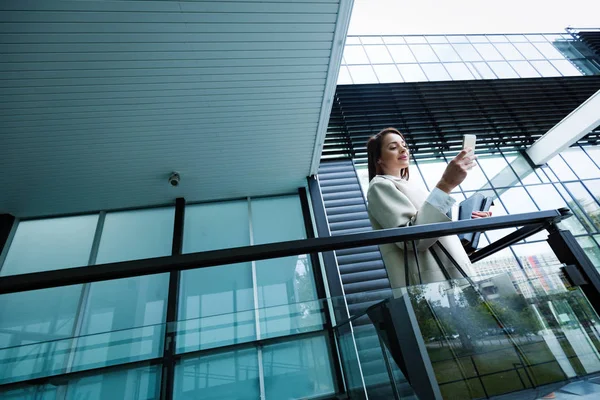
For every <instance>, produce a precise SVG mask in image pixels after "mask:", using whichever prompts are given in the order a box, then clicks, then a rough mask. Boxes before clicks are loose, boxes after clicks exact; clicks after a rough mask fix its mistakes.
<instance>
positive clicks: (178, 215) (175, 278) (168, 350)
mask: <svg viewBox="0 0 600 400" xmlns="http://www.w3.org/2000/svg"><path fill="white" fill-rule="evenodd" d="M184 221H185V199H184V198H183V197H179V198H177V199H176V200H175V221H174V225H173V245H172V248H171V255H174V256H176V255H180V254H182V252H183V230H184ZM179 280H180V272H179V271H175V272H171V273H169V294H168V297H167V321H166V329H165V344H164V348H163V368H162V379H161V391H160V398H161V399H162V400H171V399H172V398H173V390H174V388H175V352H176V349H177V346H176V342H175V338H176V336H177V329H176V327H177V311H178V310H177V308H178V305H179Z"/></svg>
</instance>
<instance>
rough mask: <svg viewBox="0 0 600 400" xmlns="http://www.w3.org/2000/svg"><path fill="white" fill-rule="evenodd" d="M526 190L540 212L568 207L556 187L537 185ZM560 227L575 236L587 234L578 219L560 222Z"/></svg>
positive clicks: (572, 218)
mask: <svg viewBox="0 0 600 400" xmlns="http://www.w3.org/2000/svg"><path fill="white" fill-rule="evenodd" d="M526 189H527V191H528V192H529V193H530V194H531V197H533V199H534V200H535V202H536V203H537V205H538V206H539V207H540V210H556V209H557V208H561V207H568V204H567V203H566V202H565V200H564V199H563V198H562V197H561V196H560V194H559V193H558V191H557V190H556V188H555V187H554V185H550V184H546V185H535V186H529V187H527V188H526ZM560 227H561V228H563V229H568V230H570V231H571V232H572V233H573V234H574V235H578V234H585V233H587V231H586V230H585V228H584V227H583V225H581V223H580V222H579V221H578V220H577V218H576V217H571V218H567V219H566V220H564V221H562V222H560Z"/></svg>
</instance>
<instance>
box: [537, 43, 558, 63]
mask: <svg viewBox="0 0 600 400" xmlns="http://www.w3.org/2000/svg"><path fill="white" fill-rule="evenodd" d="M534 46H535V47H536V48H537V49H538V50H539V51H540V52H541V53H542V54H543V55H544V57H546V58H547V59H550V60H563V59H564V56H563V55H562V54H560V52H559V51H558V50H557V49H556V47H554V46H552V45H551V44H550V43H548V42H545V43H534Z"/></svg>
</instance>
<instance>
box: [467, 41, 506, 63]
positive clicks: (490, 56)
mask: <svg viewBox="0 0 600 400" xmlns="http://www.w3.org/2000/svg"><path fill="white" fill-rule="evenodd" d="M474 46H475V48H476V49H477V51H478V52H479V54H481V56H482V57H483V59H484V60H486V61H502V60H504V59H503V58H502V56H501V55H500V53H498V50H496V48H495V47H494V46H493V45H491V44H475V45H474Z"/></svg>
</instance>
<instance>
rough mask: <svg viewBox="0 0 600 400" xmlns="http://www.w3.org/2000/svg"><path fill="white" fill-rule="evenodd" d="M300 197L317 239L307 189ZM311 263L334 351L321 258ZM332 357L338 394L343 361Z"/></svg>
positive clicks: (311, 234) (306, 222)
mask: <svg viewBox="0 0 600 400" xmlns="http://www.w3.org/2000/svg"><path fill="white" fill-rule="evenodd" d="M298 195H299V197H300V204H301V206H302V216H303V217H304V227H305V229H306V237H307V238H308V239H312V238H314V237H315V230H314V228H313V221H312V217H311V212H310V202H309V199H308V193H307V192H306V188H303V187H301V188H298ZM310 261H311V264H312V269H313V273H314V277H315V284H316V287H317V297H318V298H319V299H320V300H319V304H320V305H321V306H322V307H323V314H325V327H326V329H327V334H328V337H329V343H330V344H331V346H330V348H331V349H334V348H336V346H337V341H336V338H335V334H334V332H333V329H332V327H333V324H332V321H331V314H330V310H329V302H328V301H327V299H326V298H327V295H326V292H325V285H324V280H323V272H322V270H321V263H320V260H319V256H318V254H316V253H311V254H310ZM331 355H332V357H335V358H336V360H333V369H334V374H335V378H336V380H335V384H336V386H337V387H336V392H341V391H342V390H344V391H345V389H344V377H343V374H342V367H341V360H340V358H339V357H336V355H338V352H337V351H336V352H335V354H334V352H333V351H332V354H331Z"/></svg>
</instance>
